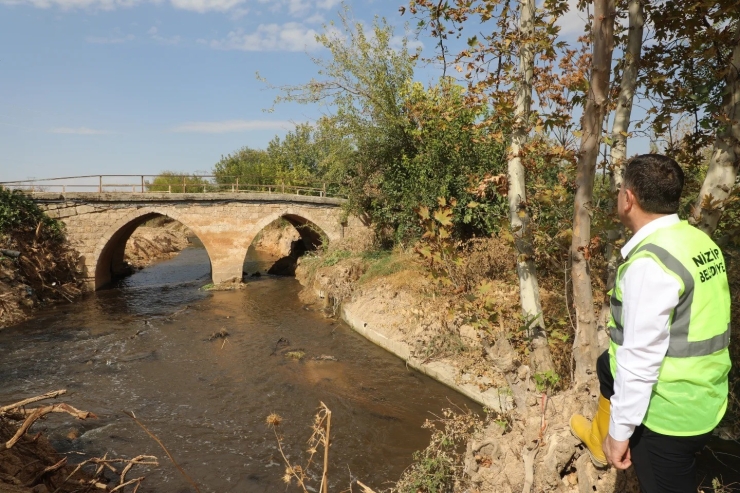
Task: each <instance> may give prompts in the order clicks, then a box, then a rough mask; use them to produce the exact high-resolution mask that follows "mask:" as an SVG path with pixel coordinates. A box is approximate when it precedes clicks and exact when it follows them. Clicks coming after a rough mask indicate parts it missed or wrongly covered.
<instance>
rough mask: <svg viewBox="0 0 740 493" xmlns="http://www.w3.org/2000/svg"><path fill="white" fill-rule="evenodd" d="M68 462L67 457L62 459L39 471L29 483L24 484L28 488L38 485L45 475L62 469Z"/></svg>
mask: <svg viewBox="0 0 740 493" xmlns="http://www.w3.org/2000/svg"><path fill="white" fill-rule="evenodd" d="M66 464H67V458H66V457H65V458H64V459H62V460H60V461H59V462H57V463H56V464H54V465H51V466H49V467H46V468H44V470H43V471H41V472H40V473H38V474H37V475H36V477H35V478H33V479H32V480H31V481H29V482H28V483H26V484H24V485H23V486H25V487H27V488H30V487H33V486H36V485H37V484H38V483H39V481H41V479H42V478H43V477H44V476H46V475H47V474H49V473H50V472H54V471H57V470H59V469H61V468H62V467H64V466H65V465H66Z"/></svg>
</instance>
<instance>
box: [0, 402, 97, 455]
mask: <svg viewBox="0 0 740 493" xmlns="http://www.w3.org/2000/svg"><path fill="white" fill-rule="evenodd" d="M66 392H67V391H66V390H57V391H54V392H48V393H46V394H43V395H39V396H36V397H30V398H28V399H24V400H22V401H19V402H16V403H15V404H10V405H9V406H3V407H1V408H0V416H3V417H6V418H9V419H14V420H21V419H23V420H24V421H23V424H22V425H21V427H20V428H19V429H18V431H17V432H16V433H15V435H13V436H12V437H11V438H10V440H8V441H6V442H5V443H0V451H3V450H7V449H9V448H12V447H13V446H14V445H15V444H16V443H18V440H20V439H21V437H22V436H23V435H25V434H26V432H27V431H28V429H29V428H30V427H31V425H33V424H34V423H35V422H36V421H38V420H39V419H41V418H42V417H44V416H45V415H47V414H49V413H67V414H69V415H71V416H74V417H75V418H77V419H88V418H96V417H97V416H95V415H94V414H93V413H91V412H88V411H80V410H79V409H77V408H74V407H72V406H70V405H69V404H65V403H63V402H62V403H59V404H49V405H46V406H42V407H37V408H35V409H26V408H25V406H26V404H31V403H33V402H38V401H41V400H44V399H52V398H56V397H58V396H60V395H62V394H64V393H66ZM60 467H61V466H60Z"/></svg>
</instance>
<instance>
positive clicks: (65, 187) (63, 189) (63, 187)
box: [62, 185, 67, 193]
mask: <svg viewBox="0 0 740 493" xmlns="http://www.w3.org/2000/svg"><path fill="white" fill-rule="evenodd" d="M66 192H67V186H66V185H62V193H66Z"/></svg>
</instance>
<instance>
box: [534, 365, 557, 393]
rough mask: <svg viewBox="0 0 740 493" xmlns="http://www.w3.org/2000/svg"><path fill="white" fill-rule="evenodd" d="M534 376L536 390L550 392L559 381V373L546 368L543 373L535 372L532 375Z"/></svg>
mask: <svg viewBox="0 0 740 493" xmlns="http://www.w3.org/2000/svg"><path fill="white" fill-rule="evenodd" d="M532 378H534V385H535V388H536V389H537V392H548V393H550V392H552V391H553V390H555V388H556V387H557V385H558V383H560V375H558V374H557V373H555V372H554V371H552V370H547V371H546V372H543V373H535V374H534V375H532Z"/></svg>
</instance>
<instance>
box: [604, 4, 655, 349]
mask: <svg viewBox="0 0 740 493" xmlns="http://www.w3.org/2000/svg"><path fill="white" fill-rule="evenodd" d="M642 2H643V0H630V2H629V5H628V6H627V9H628V12H629V28H628V29H629V31H628V32H627V49H626V50H625V52H624V70H623V72H622V80H621V82H620V85H619V96H618V98H617V108H616V110H615V112H614V125H613V126H612V145H611V155H610V158H611V166H612V174H611V177H610V185H611V192H612V197H615V198H616V194H617V192H618V191H619V188H620V187H621V186H622V176H623V173H624V168H623V166H624V162H625V160H626V158H627V136H628V132H629V127H630V118H631V116H632V103H633V101H634V98H635V90H636V89H637V71H638V69H639V66H640V57H641V56H642V36H643V26H644V25H645V17H644V12H643V7H642ZM615 198H613V199H612V200H611V202H610V209H612V210H614V207H615V206H616V199H615ZM607 234H608V243H607V248H606V258H607V281H606V289H607V291H608V290H610V289H612V288H613V287H614V282H615V280H616V277H617V265H618V263H619V248H617V245H615V243H617V242H618V241H619V240H623V239H624V229H623V228H621V227H619V228H616V229H612V230H609V232H608V233H607ZM608 317H609V299H608V298H607V299H605V300H604V303H603V305H602V308H601V315H600V316H599V324H600V329H602V330H603V329H604V328H605V327H606V323H607V321H608ZM601 347H602V348H603V345H601Z"/></svg>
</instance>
